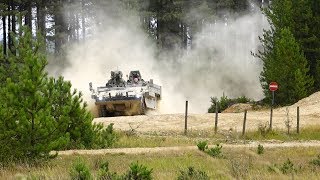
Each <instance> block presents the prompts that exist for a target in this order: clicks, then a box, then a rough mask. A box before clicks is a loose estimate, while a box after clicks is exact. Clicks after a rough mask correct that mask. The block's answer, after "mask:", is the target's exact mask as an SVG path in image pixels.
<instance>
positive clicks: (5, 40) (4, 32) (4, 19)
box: [2, 15, 7, 56]
mask: <svg viewBox="0 0 320 180" xmlns="http://www.w3.org/2000/svg"><path fill="white" fill-rule="evenodd" d="M6 23H7V22H6V16H5V15H3V16H2V30H3V32H2V35H3V54H4V55H5V56H6V55H7V27H6Z"/></svg>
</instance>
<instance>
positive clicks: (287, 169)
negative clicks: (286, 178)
mask: <svg viewBox="0 0 320 180" xmlns="http://www.w3.org/2000/svg"><path fill="white" fill-rule="evenodd" d="M280 171H281V172H282V173H283V174H289V173H294V172H297V170H296V168H295V167H294V164H293V163H292V162H291V161H290V159H287V161H286V162H284V163H283V164H282V166H280Z"/></svg>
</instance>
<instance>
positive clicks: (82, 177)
mask: <svg viewBox="0 0 320 180" xmlns="http://www.w3.org/2000/svg"><path fill="white" fill-rule="evenodd" d="M70 178H71V179H74V180H90V179H93V178H92V175H91V172H90V170H89V167H88V166H87V164H86V163H85V162H84V160H83V159H80V158H78V159H77V160H76V162H74V163H73V165H72V167H71V170H70Z"/></svg>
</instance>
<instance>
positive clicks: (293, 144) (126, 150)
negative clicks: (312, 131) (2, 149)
mask: <svg viewBox="0 0 320 180" xmlns="http://www.w3.org/2000/svg"><path fill="white" fill-rule="evenodd" d="M258 144H261V145H263V147H265V148H279V147H283V148H285V147H320V141H307V142H284V143H261V142H249V143H248V144H222V146H223V147H225V148H256V147H257V146H258ZM190 150H197V147H196V146H175V147H154V148H116V149H99V150H69V151H60V152H59V155H72V154H90V155H98V154H119V153H123V154H146V153H160V152H181V151H190Z"/></svg>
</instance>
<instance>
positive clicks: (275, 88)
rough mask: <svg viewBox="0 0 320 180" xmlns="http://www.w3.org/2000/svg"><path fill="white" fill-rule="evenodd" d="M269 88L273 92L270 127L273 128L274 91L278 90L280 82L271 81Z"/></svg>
mask: <svg viewBox="0 0 320 180" xmlns="http://www.w3.org/2000/svg"><path fill="white" fill-rule="evenodd" d="M269 90H270V91H271V92H272V103H271V113H270V127H269V129H270V130H272V114H273V105H274V92H275V91H276V90H278V83H276V82H271V83H270V84H269Z"/></svg>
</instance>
